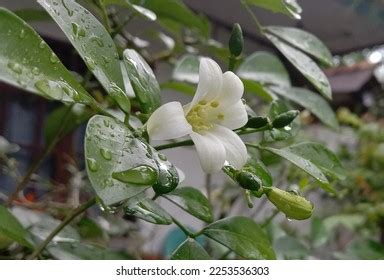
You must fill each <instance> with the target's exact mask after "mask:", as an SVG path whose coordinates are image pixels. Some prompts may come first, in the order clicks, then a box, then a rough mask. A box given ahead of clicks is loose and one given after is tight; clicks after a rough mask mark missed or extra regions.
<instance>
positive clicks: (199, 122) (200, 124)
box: [186, 100, 224, 132]
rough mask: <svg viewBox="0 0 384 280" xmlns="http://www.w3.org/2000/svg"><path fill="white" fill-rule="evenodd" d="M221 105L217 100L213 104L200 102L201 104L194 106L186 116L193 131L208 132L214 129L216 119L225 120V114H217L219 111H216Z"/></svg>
mask: <svg viewBox="0 0 384 280" xmlns="http://www.w3.org/2000/svg"><path fill="white" fill-rule="evenodd" d="M219 105H220V103H219V102H218V101H216V100H214V101H211V102H207V101H205V100H200V101H199V103H197V104H196V105H195V106H193V108H192V109H191V110H190V111H189V112H188V114H187V116H186V119H187V121H188V123H189V124H190V125H191V126H192V130H193V131H195V132H201V131H206V130H209V129H211V128H212V127H213V125H214V121H215V119H216V120H223V119H224V114H222V113H217V110H215V109H216V108H217V107H219Z"/></svg>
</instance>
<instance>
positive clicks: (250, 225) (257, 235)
mask: <svg viewBox="0 0 384 280" xmlns="http://www.w3.org/2000/svg"><path fill="white" fill-rule="evenodd" d="M203 233H204V234H205V235H206V236H208V237H209V238H211V239H213V240H215V241H217V242H219V243H221V244H222V245H224V246H226V247H228V248H230V249H231V250H232V251H234V252H235V253H236V254H238V255H240V256H241V257H243V258H246V259H275V258H276V257H275V253H274V251H273V249H272V246H271V244H270V242H269V239H268V237H267V236H266V234H265V233H264V232H263V230H262V229H261V227H260V226H259V225H258V224H256V223H255V222H254V221H253V220H251V219H249V218H246V217H231V218H225V219H222V220H219V221H217V222H214V223H213V224H210V225H208V226H207V227H205V228H204V230H203Z"/></svg>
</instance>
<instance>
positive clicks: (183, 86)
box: [160, 81, 196, 96]
mask: <svg viewBox="0 0 384 280" xmlns="http://www.w3.org/2000/svg"><path fill="white" fill-rule="evenodd" d="M160 87H161V89H165V90H174V91H177V92H181V93H185V94H187V95H191V96H193V95H194V94H195V92H196V87H195V86H193V85H191V84H188V83H183V82H175V81H170V82H165V83H162V84H161V85H160Z"/></svg>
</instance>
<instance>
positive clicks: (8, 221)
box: [0, 205, 33, 248]
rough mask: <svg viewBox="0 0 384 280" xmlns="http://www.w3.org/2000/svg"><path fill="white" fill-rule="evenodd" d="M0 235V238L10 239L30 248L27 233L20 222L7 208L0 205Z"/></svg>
mask: <svg viewBox="0 0 384 280" xmlns="http://www.w3.org/2000/svg"><path fill="white" fill-rule="evenodd" d="M0 235H1V237H2V238H5V239H11V240H13V241H15V242H17V243H19V244H21V245H23V246H26V247H29V248H32V247H33V246H32V244H31V242H30V241H29V239H28V233H27V231H26V230H25V229H24V228H23V226H22V225H21V224H20V222H19V221H18V220H17V219H16V218H15V216H13V215H12V213H11V212H9V211H8V209H7V208H5V207H3V206H1V205H0Z"/></svg>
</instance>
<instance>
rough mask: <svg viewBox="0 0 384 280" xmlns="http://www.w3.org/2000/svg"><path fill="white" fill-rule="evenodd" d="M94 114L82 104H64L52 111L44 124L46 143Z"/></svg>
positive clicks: (66, 132) (69, 130)
mask: <svg viewBox="0 0 384 280" xmlns="http://www.w3.org/2000/svg"><path fill="white" fill-rule="evenodd" d="M92 115H93V113H92V112H91V111H90V110H88V109H87V108H86V107H85V106H84V105H82V104H75V105H72V106H70V107H68V106H62V107H59V108H58V109H56V110H54V111H52V112H51V113H50V114H49V115H48V117H47V118H46V120H45V124H44V136H45V144H46V145H48V144H49V143H51V142H52V141H53V139H54V138H55V136H56V135H57V134H58V133H59V132H60V135H62V136H64V135H66V134H68V133H69V132H71V131H72V130H74V129H76V128H77V127H78V126H79V125H81V124H82V123H85V122H86V121H87V120H88V119H89V118H90V117H91V116H92Z"/></svg>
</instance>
